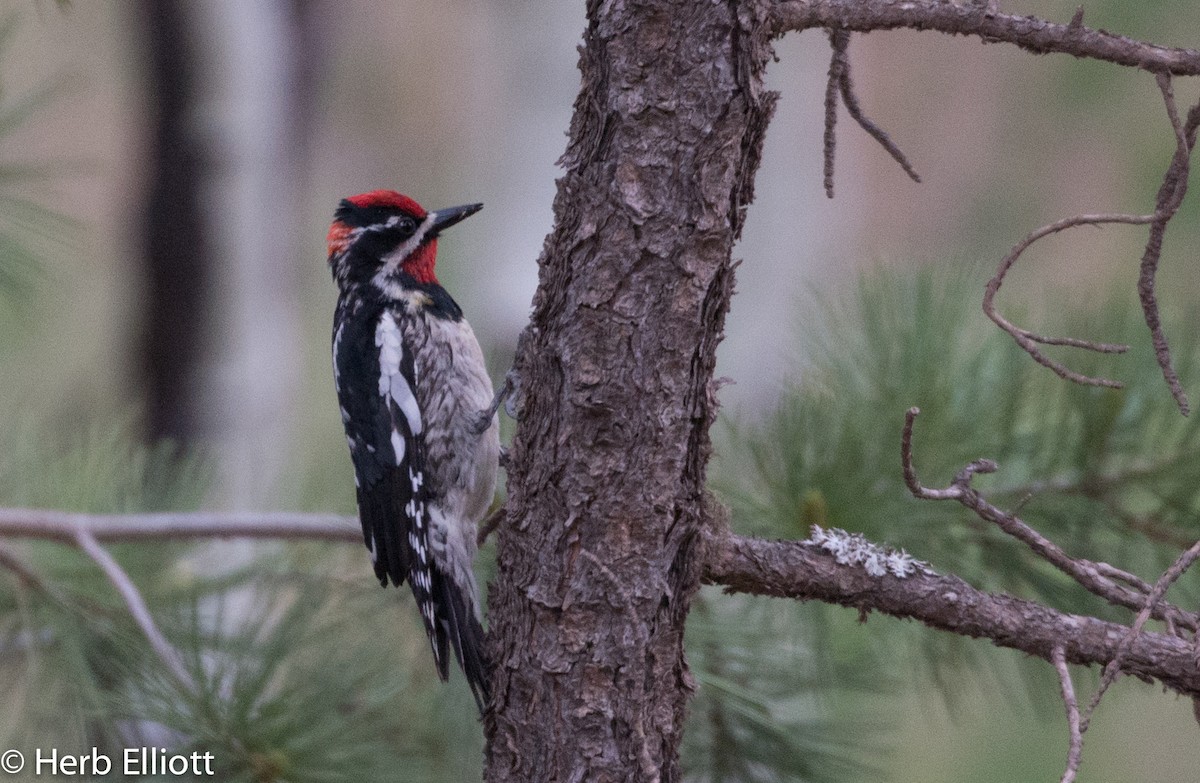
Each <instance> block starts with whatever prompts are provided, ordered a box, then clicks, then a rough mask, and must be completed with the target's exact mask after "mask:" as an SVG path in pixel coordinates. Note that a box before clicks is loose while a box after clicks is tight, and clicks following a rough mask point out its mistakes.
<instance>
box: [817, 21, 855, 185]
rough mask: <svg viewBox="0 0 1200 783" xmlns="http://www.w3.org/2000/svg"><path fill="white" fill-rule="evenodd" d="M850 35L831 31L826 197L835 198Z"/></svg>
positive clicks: (827, 107)
mask: <svg viewBox="0 0 1200 783" xmlns="http://www.w3.org/2000/svg"><path fill="white" fill-rule="evenodd" d="M849 43H850V33H848V32H846V31H845V30H830V31H829V46H830V48H831V49H832V50H833V52H832V54H831V55H830V57H829V81H828V82H827V83H826V84H825V136H824V141H823V145H822V149H823V153H824V160H825V196H826V197H827V198H833V159H834V152H835V150H836V148H837V133H836V132H835V129H836V127H837V107H838V85H840V84H841V77H842V72H843V71H844V70H845V69H846V68H848V67H849V62H848V61H847V58H846V47H847V46H848V45H849Z"/></svg>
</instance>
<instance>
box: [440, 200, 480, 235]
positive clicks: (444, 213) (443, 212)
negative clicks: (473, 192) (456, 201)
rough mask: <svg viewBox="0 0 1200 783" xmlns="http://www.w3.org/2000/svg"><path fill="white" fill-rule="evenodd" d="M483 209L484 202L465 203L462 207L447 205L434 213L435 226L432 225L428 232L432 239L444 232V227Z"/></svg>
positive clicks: (448, 226)
mask: <svg viewBox="0 0 1200 783" xmlns="http://www.w3.org/2000/svg"><path fill="white" fill-rule="evenodd" d="M481 209H483V204H463V205H462V206H461V207H446V208H445V209H439V210H437V211H436V212H434V213H432V214H433V226H432V227H430V229H429V233H428V234H426V236H428V237H429V238H430V239H433V238H435V237H436V236H437V235H438V234H440V233H441V232H442V230H443V229H447V228H450V226H453V225H454V224H455V223H457V222H459V221H460V220H465V219H466V218H469V217H471V215H474V214H475V213H476V212H478V211H479V210H481Z"/></svg>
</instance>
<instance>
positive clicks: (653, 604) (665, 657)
mask: <svg viewBox="0 0 1200 783" xmlns="http://www.w3.org/2000/svg"><path fill="white" fill-rule="evenodd" d="M767 11H768V6H767V4H765V3H761V2H759V3H753V2H736V3H726V2H702V3H695V2H690V0H682V1H679V2H662V1H661V0H659V1H657V2H628V3H608V4H603V5H602V4H600V3H598V2H592V3H589V8H588V17H589V26H588V29H587V31H586V33H585V45H584V47H583V49H582V54H581V63H580V69H581V72H582V75H583V85H582V89H581V92H580V95H579V98H578V100H577V102H576V105H575V114H574V119H573V121H572V125H571V131H570V141H569V145H568V148H567V152H566V154H565V156H564V158H563V161H562V162H563V164H564V167H565V169H566V174H565V175H564V176H563V177H562V179H561V180H560V181H559V183H558V194H557V196H556V199H555V205H554V209H555V228H554V231H553V233H552V234H551V235H550V237H549V238H548V239H547V242H546V246H545V249H544V251H543V255H542V258H541V259H540V262H539V265H540V280H539V287H538V291H537V294H536V295H535V299H534V310H533V315H532V320H531V325H530V328H529V330H528V331H527V332H526V334H525V336H524V338H523V340H522V347H521V349H520V351H519V355H518V358H517V367H518V369H519V371H520V373H521V379H522V384H523V389H524V399H523V410H522V418H521V422H520V425H519V427H518V432H517V434H516V437H515V439H514V443H513V448H512V453H511V462H510V465H509V469H508V476H509V493H510V494H509V501H508V518H507V521H506V524H505V525H503V526H502V528H501V533H500V536H499V544H498V565H499V575H498V578H497V579H496V581H495V582H494V585H493V590H492V594H491V601H490V606H491V608H490V612H489V616H490V618H491V624H492V637H491V638H492V649H493V654H494V662H495V670H494V672H495V673H494V680H493V693H494V706H493V709H492V710H491V712H490V713H489V715H488V718H487V721H486V733H487V738H488V750H487V769H486V779H487V780H489V781H493V782H498V781H547V782H548V781H566V780H573V781H574V780H588V781H609V780H622V781H628V780H637V781H651V780H655V781H657V780H664V781H673V780H678V779H679V774H680V773H679V765H678V747H679V742H680V736H681V731H682V722H683V718H684V712H685V705H686V700H687V698H688V696H689V694H690V693H691V691H692V689H693V684H692V682H691V678H690V675H689V673H688V669H687V663H686V660H685V659H684V653H683V645H682V641H683V626H684V619H685V617H686V615H687V611H688V606H689V602H690V600H691V597H692V595H693V593H694V592H695V590H696V589H697V587H698V585H699V582H700V573H701V568H700V566H701V563H700V557H699V556H700V553H699V546H698V541H699V538H698V532H699V529H700V525H701V520H702V519H703V517H704V508H703V507H704V503H705V495H704V483H705V466H706V463H707V460H708V456H709V452H710V443H709V435H708V430H709V427H710V425H711V423H712V421H713V418H714V416H715V412H716V403H715V399H714V394H713V378H712V373H713V366H714V362H715V356H714V352H715V349H716V345H717V342H718V341H719V339H720V337H721V333H722V327H723V321H724V315H725V312H726V310H727V307H728V303H729V297H730V293H731V291H732V287H733V264H732V262H731V253H732V247H733V243H734V241H735V239H736V238H737V236H738V234H739V232H740V230H741V226H742V221H743V217H744V209H745V206H746V204H747V203H748V202H749V200H750V197H751V188H752V182H753V175H754V173H755V170H756V168H757V165H758V161H759V154H760V150H761V144H762V138H763V133H764V131H765V128H766V124H767V121H768V119H769V117H770V113H771V109H772V107H773V102H774V96H773V95H771V94H768V93H765V92H764V91H763V90H762V81H761V77H762V71H763V68H764V66H765V64H766V62H767V59H768V58H769V55H770V44H769V34H770V31H769V28H768V26H767Z"/></svg>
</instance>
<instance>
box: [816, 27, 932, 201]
mask: <svg viewBox="0 0 1200 783" xmlns="http://www.w3.org/2000/svg"><path fill="white" fill-rule="evenodd" d="M829 46H830V48H831V49H832V50H833V54H832V55H831V57H830V60H829V81H828V82H827V83H826V85H825V141H824V158H825V195H826V196H827V197H829V198H833V158H834V149H835V148H836V146H837V134H836V133H835V132H834V128H835V127H836V125H837V105H838V101H837V99H838V95H839V94H840V95H841V96H842V102H843V103H844V104H845V105H846V111H847V113H849V115H850V117H851V119H853V120H854V121H855V122H857V123H858V124H859V126H860V127H861V128H862V129H863V130H865V131H866V132H867V134H868V135H870V136H871V138H873V139H875V141H877V142H879V145H880V146H881V147H883V149H884V150H885V151H886V152H887V154H888V155H891V156H892V160H894V161H896V162H897V163H899V164H900V168H902V169H904V173H905V174H907V175H908V176H909V177H910V178H911V179H912V181H913V182H920V181H921V177H920V175H919V174H917V172H916V170H915V169H914V168H913V166H912V163H910V162H909V160H908V158H907V157H906V156H905V154H904V152H903V151H902V150H901V149H900V147H899V146H897V145H896V142H894V141H892V137H891V136H889V135H888V134H887V131H885V130H884V129H883V128H880V127H879V126H878V125H876V124H875V123H874V121H872V120H871V118H870V117H868V116H867V115H866V112H864V111H863V108H862V104H861V103H859V101H858V95H857V94H856V93H855V92H854V80H853V79H852V78H851V76H850V56H849V54H848V51H847V50H848V48H849V46H850V33H849V32H848V31H846V30H838V29H834V30H830V31H829Z"/></svg>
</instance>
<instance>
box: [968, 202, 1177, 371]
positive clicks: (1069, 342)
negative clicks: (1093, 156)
mask: <svg viewBox="0 0 1200 783" xmlns="http://www.w3.org/2000/svg"><path fill="white" fill-rule="evenodd" d="M1153 220H1154V215H1127V214H1120V213H1107V214H1097V215H1075V216H1074V217H1069V218H1064V219H1062V220H1058V221H1055V222H1054V223H1050V224H1048V225H1045V226H1042V227H1041V228H1039V229H1037V230H1036V231H1034V232H1032V233H1031V234H1029V235H1028V236H1026V237H1025V238H1024V239H1022V240H1021V241H1020V242H1018V243H1017V244H1015V245H1013V247H1012V249H1011V250H1009V251H1008V254H1007V255H1006V256H1004V258H1003V259H1001V260H1000V265H999V267H997V268H996V274H994V275H993V276H992V279H991V280H989V281H988V284H987V288H986V290H985V291H984V294H983V312H984V313H986V314H987V317H988V318H991V319H992V321H994V322H995V323H996V325H997V326H999V327H1000V328H1001V329H1003V330H1004V331H1005V332H1008V334H1010V335H1011V336H1012V338H1013V339H1014V340H1015V341H1016V342H1017V345H1019V346H1021V347H1022V348H1024V349H1025V352H1026V353H1028V354H1029V355H1030V356H1031V357H1033V360H1034V361H1036V362H1037V363H1038V364H1040V365H1042V366H1043V367H1048V368H1050V369H1051V370H1053V371H1054V373H1055V374H1056V375H1058V377H1060V378H1063V379H1064V380H1068V381H1074V382H1075V383H1080V384H1084V385H1087V386H1107V387H1108V388H1112V389H1119V388H1121V387H1122V386H1123V384H1122V383H1121V382H1119V381H1114V380H1110V379H1108V378H1094V377H1091V376H1088V375H1084V374H1082V373H1078V372H1075V371H1074V370H1072V369H1070V368H1068V367H1067V366H1066V365H1064V364H1062V363H1061V362H1058V361H1055V360H1054V359H1051V358H1050V357H1049V356H1046V354H1044V353H1042V351H1041V349H1040V348H1038V344H1041V345H1065V346H1070V347H1072V348H1082V349H1084V350H1089V351H1096V352H1098V353H1124V352H1125V351H1128V350H1129V346H1128V345H1119V344H1112V343H1095V342H1091V341H1089V340H1079V339H1076V338H1073V337H1044V336H1042V335H1039V334H1035V333H1033V332H1031V331H1029V330H1028V329H1023V328H1021V327H1019V326H1017V325H1016V324H1014V323H1012V322H1011V321H1009V320H1008V319H1007V318H1005V317H1004V316H1003V315H1001V314H1000V312H999V311H998V310H997V309H996V304H995V299H996V294H997V293H998V292H999V291H1000V286H1001V285H1003V283H1004V278H1005V276H1006V275H1007V274H1008V272H1009V270H1010V269H1012V266H1013V264H1015V263H1016V262H1017V259H1018V258H1020V257H1021V254H1022V253H1024V252H1025V251H1026V250H1027V249H1029V246H1030V245H1032V244H1033V243H1034V242H1037V241H1038V240H1039V239H1042V238H1044V237H1047V236H1050V235H1051V234H1057V233H1058V232H1059V231H1065V230H1066V229H1068V228H1074V227H1076V226H1087V225H1092V226H1095V225H1102V224H1105V223H1126V224H1131V225H1144V224H1146V223H1150V222H1152V221H1153Z"/></svg>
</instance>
